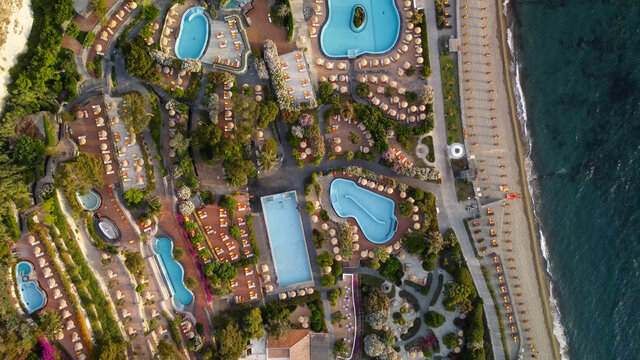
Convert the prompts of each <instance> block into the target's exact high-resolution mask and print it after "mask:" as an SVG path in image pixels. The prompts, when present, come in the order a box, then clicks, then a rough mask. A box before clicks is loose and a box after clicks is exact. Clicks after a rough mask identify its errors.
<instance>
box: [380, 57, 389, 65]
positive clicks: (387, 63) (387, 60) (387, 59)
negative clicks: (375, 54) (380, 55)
mask: <svg viewBox="0 0 640 360" xmlns="http://www.w3.org/2000/svg"><path fill="white" fill-rule="evenodd" d="M390 63H391V60H389V58H384V59H383V60H382V65H385V66H386V65H389V64H390Z"/></svg>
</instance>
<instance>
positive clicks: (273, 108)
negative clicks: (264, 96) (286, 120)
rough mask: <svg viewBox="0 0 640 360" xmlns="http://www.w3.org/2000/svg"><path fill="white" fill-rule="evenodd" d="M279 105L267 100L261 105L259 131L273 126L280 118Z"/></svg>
mask: <svg viewBox="0 0 640 360" xmlns="http://www.w3.org/2000/svg"><path fill="white" fill-rule="evenodd" d="M278 110H279V109H278V104H276V102H275V101H272V100H267V101H263V102H261V103H260V118H259V119H258V129H264V128H266V127H267V126H269V124H271V123H272V122H273V121H274V120H275V119H276V116H278Z"/></svg>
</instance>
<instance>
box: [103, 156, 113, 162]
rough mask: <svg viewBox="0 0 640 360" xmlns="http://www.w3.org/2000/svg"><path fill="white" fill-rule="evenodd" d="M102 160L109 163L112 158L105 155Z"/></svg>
mask: <svg viewBox="0 0 640 360" xmlns="http://www.w3.org/2000/svg"><path fill="white" fill-rule="evenodd" d="M102 159H103V160H104V161H105V162H107V161H109V160H111V156H110V155H109V154H104V155H102Z"/></svg>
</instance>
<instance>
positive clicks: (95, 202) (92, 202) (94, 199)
mask: <svg viewBox="0 0 640 360" xmlns="http://www.w3.org/2000/svg"><path fill="white" fill-rule="evenodd" d="M76 196H77V197H78V201H80V205H82V207H83V208H84V209H85V210H89V211H95V210H98V208H99V207H100V205H101V204H102V198H101V197H100V194H98V193H97V192H95V191H93V190H91V189H89V190H87V193H86V194H84V195H80V193H76Z"/></svg>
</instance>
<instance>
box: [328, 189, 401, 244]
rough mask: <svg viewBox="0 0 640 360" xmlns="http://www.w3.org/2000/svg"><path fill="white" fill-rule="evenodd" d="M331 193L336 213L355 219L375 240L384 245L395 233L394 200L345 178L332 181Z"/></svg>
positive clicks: (369, 236)
mask: <svg viewBox="0 0 640 360" xmlns="http://www.w3.org/2000/svg"><path fill="white" fill-rule="evenodd" d="M330 194H331V205H333V209H334V210H335V211H336V214H338V216H340V217H343V218H347V217H353V218H355V219H356V221H357V222H358V225H360V229H362V233H363V234H364V236H365V237H366V238H367V239H368V240H369V241H371V242H372V243H375V244H383V243H385V242H387V241H389V240H390V239H391V238H392V237H393V235H394V234H395V233H396V226H397V223H398V218H396V216H395V215H393V211H394V209H395V206H396V205H395V203H394V202H393V200H391V199H389V198H386V197H384V196H382V195H380V194H376V193H374V192H372V191H369V190H367V189H365V188H363V187H360V186H358V185H357V184H356V183H355V182H353V181H351V180H345V179H335V180H333V182H332V183H331V190H330Z"/></svg>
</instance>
